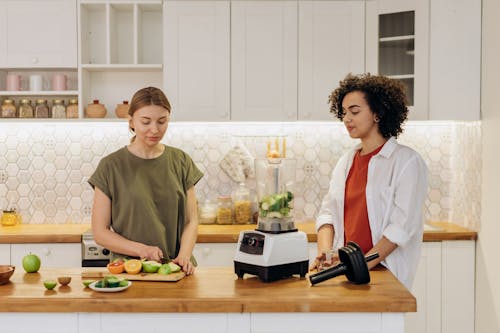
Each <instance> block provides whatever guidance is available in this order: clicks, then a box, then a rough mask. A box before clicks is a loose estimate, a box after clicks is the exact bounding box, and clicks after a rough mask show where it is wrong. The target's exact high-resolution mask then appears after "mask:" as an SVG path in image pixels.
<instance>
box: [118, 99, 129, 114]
mask: <svg viewBox="0 0 500 333" xmlns="http://www.w3.org/2000/svg"><path fill="white" fill-rule="evenodd" d="M129 107H130V105H129V104H128V101H123V104H117V105H116V109H115V113H116V116H117V117H118V118H127V116H128V108H129Z"/></svg>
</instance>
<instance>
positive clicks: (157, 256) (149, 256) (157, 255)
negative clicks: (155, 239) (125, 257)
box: [138, 244, 163, 262]
mask: <svg viewBox="0 0 500 333" xmlns="http://www.w3.org/2000/svg"><path fill="white" fill-rule="evenodd" d="M138 257H140V258H141V259H146V260H154V261H158V262H160V261H161V259H162V258H163V252H162V250H161V249H160V248H159V247H158V246H149V245H144V244H143V246H141V248H140V249H139V253H138Z"/></svg>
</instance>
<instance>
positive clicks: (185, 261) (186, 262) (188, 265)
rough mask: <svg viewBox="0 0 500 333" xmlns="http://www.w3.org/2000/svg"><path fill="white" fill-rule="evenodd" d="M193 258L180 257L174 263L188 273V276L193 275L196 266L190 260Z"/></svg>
mask: <svg viewBox="0 0 500 333" xmlns="http://www.w3.org/2000/svg"><path fill="white" fill-rule="evenodd" d="M190 259H191V258H189V257H181V256H178V257H177V258H175V259H174V260H172V261H173V262H174V263H176V264H177V265H179V266H181V267H182V270H183V271H184V272H185V273H186V275H191V274H193V273H194V265H193V263H192V262H191V260H190Z"/></svg>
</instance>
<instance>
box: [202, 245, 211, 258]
mask: <svg viewBox="0 0 500 333" xmlns="http://www.w3.org/2000/svg"><path fill="white" fill-rule="evenodd" d="M210 252H212V249H211V248H209V247H205V248H203V255H205V256H207V255H209V254H210Z"/></svg>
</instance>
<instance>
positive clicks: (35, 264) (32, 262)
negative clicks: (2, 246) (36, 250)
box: [23, 253, 42, 273]
mask: <svg viewBox="0 0 500 333" xmlns="http://www.w3.org/2000/svg"><path fill="white" fill-rule="evenodd" d="M41 264H42V262H41V261H40V258H39V257H38V256H37V255H36V254H32V253H30V254H28V255H25V256H24V258H23V268H24V270H25V271H26V272H27V273H36V272H38V270H39V269H40V265H41Z"/></svg>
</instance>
